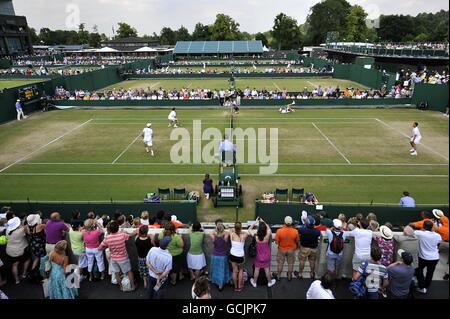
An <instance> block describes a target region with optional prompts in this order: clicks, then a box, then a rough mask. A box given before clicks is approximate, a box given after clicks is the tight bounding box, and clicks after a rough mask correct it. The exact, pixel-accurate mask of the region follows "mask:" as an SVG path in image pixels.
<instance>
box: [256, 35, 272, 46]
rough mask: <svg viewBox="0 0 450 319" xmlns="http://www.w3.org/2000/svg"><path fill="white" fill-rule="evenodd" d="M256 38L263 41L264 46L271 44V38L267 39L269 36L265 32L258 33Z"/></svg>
mask: <svg viewBox="0 0 450 319" xmlns="http://www.w3.org/2000/svg"><path fill="white" fill-rule="evenodd" d="M255 40H259V41H262V44H263V46H265V47H268V46H269V40H267V37H266V35H265V34H264V33H261V32H259V33H257V34H256V35H255Z"/></svg>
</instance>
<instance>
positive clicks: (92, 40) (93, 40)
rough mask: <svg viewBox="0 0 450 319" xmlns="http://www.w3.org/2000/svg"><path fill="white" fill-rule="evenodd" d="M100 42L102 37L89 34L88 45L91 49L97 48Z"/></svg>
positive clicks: (96, 34)
mask: <svg viewBox="0 0 450 319" xmlns="http://www.w3.org/2000/svg"><path fill="white" fill-rule="evenodd" d="M100 42H102V36H101V35H100V34H98V33H90V34H89V41H88V44H89V46H90V47H91V48H99V47H100Z"/></svg>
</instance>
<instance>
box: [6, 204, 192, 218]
mask: <svg viewBox="0 0 450 319" xmlns="http://www.w3.org/2000/svg"><path fill="white" fill-rule="evenodd" d="M0 205H1V206H2V207H3V206H10V207H12V210H13V211H14V212H15V213H16V214H17V215H21V214H30V213H33V212H35V211H38V210H39V211H41V212H42V213H43V214H44V216H45V217H49V216H50V214H51V213H53V212H59V213H60V214H61V216H62V217H63V219H65V220H69V219H70V218H71V217H72V212H74V211H75V210H78V211H80V212H81V215H82V216H83V217H85V216H86V215H87V213H88V212H91V211H92V212H94V213H95V214H97V215H102V214H108V215H109V216H112V215H113V214H114V212H115V211H116V210H120V211H122V212H123V213H124V214H126V215H133V216H140V214H141V212H142V211H144V210H146V211H148V212H150V214H151V215H156V214H157V213H158V212H159V211H160V210H163V211H165V212H167V213H169V214H170V215H176V216H177V217H178V220H181V221H182V222H184V223H193V222H195V221H197V203H196V202H193V201H170V202H161V203H155V204H145V203H89V202H86V203H32V202H30V203H14V202H12V203H2V204H0Z"/></svg>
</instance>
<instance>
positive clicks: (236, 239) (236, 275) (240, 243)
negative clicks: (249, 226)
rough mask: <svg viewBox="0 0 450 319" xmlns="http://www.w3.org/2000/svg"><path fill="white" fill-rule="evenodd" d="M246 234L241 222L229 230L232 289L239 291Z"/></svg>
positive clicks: (242, 274)
mask: <svg viewBox="0 0 450 319" xmlns="http://www.w3.org/2000/svg"><path fill="white" fill-rule="evenodd" d="M247 237H248V234H246V233H243V232H242V224H241V223H240V222H236V223H235V224H234V229H231V231H230V240H231V249H230V262H231V267H232V268H233V276H232V277H233V283H234V291H236V292H241V291H242V289H243V288H244V262H245V251H244V246H245V240H246V239H247Z"/></svg>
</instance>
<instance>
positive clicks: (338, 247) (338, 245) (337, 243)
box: [330, 231, 344, 254]
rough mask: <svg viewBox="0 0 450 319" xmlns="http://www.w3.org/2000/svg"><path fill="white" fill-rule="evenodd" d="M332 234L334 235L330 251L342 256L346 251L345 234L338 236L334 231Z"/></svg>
mask: <svg viewBox="0 0 450 319" xmlns="http://www.w3.org/2000/svg"><path fill="white" fill-rule="evenodd" d="M331 232H332V233H333V239H332V240H331V242H330V250H331V251H332V252H333V253H335V254H340V253H341V252H342V251H343V250H344V233H343V232H341V233H340V234H339V235H338V234H336V233H335V232H334V231H331Z"/></svg>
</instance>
